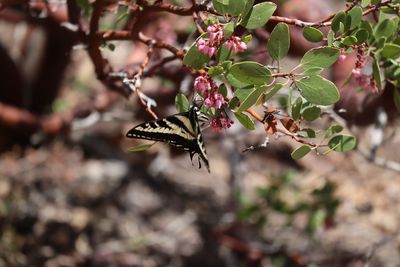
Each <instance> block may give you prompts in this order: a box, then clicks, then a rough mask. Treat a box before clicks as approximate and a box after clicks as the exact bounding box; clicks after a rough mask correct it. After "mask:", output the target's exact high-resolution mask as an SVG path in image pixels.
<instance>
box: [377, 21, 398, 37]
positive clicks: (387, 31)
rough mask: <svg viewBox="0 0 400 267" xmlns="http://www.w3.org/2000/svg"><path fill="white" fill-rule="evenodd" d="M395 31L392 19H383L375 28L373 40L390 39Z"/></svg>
mask: <svg viewBox="0 0 400 267" xmlns="http://www.w3.org/2000/svg"><path fill="white" fill-rule="evenodd" d="M395 31H396V25H395V22H394V21H393V20H392V19H384V20H383V21H381V22H380V23H378V24H377V25H376V26H375V29H374V36H375V39H379V38H380V37H390V36H392V35H393V34H394V32H395Z"/></svg>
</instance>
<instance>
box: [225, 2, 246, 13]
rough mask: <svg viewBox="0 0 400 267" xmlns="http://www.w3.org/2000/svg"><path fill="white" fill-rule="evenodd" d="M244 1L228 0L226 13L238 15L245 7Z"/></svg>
mask: <svg viewBox="0 0 400 267" xmlns="http://www.w3.org/2000/svg"><path fill="white" fill-rule="evenodd" d="M246 2H247V1H246V0H230V1H229V4H228V13H229V14H231V15H233V16H238V15H240V14H241V13H242V12H243V11H244V10H245V7H246Z"/></svg>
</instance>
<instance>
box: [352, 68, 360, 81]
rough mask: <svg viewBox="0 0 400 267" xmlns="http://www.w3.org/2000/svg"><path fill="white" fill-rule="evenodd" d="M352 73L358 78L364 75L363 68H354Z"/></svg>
mask: <svg viewBox="0 0 400 267" xmlns="http://www.w3.org/2000/svg"><path fill="white" fill-rule="evenodd" d="M351 73H352V74H353V77H354V78H355V79H358V78H360V77H361V76H362V74H361V70H360V69H353V70H352V71H351Z"/></svg>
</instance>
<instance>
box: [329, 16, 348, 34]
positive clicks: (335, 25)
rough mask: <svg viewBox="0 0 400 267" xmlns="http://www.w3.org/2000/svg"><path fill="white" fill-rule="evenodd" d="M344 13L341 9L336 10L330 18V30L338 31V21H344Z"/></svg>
mask: <svg viewBox="0 0 400 267" xmlns="http://www.w3.org/2000/svg"><path fill="white" fill-rule="evenodd" d="M345 20H346V14H345V13H344V12H343V11H340V12H338V13H337V14H336V15H335V17H334V18H333V20H332V30H333V31H334V32H338V31H339V30H340V23H343V24H344V22H345Z"/></svg>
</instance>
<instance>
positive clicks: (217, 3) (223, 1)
mask: <svg viewBox="0 0 400 267" xmlns="http://www.w3.org/2000/svg"><path fill="white" fill-rule="evenodd" d="M228 4H229V0H213V7H214V9H215V10H216V11H217V12H218V13H219V14H221V15H223V14H226V13H227V12H228Z"/></svg>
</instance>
